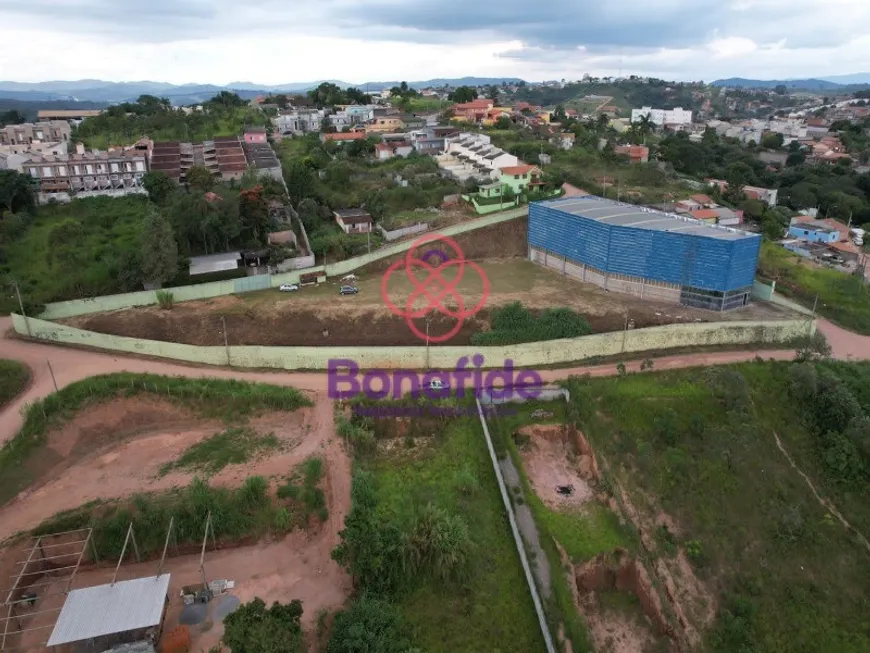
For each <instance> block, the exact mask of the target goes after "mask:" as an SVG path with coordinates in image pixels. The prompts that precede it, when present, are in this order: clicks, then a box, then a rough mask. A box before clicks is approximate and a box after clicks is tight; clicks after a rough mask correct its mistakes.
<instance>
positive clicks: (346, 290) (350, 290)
mask: <svg viewBox="0 0 870 653" xmlns="http://www.w3.org/2000/svg"><path fill="white" fill-rule="evenodd" d="M358 292H359V288H354V287H353V286H342V287H341V288H340V289H339V291H338V294H339V295H356V294H357V293H358Z"/></svg>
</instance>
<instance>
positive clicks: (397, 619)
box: [233, 596, 411, 653]
mask: <svg viewBox="0 0 870 653" xmlns="http://www.w3.org/2000/svg"><path fill="white" fill-rule="evenodd" d="M406 631H407V628H406V626H405V622H404V620H403V618H402V614H401V612H400V611H399V608H398V607H396V605H394V604H393V603H390V602H389V601H384V600H380V599H374V598H369V597H365V596H364V597H362V598H360V599H358V600H357V601H355V602H354V603H353V604H352V605H351V606H350V608H348V609H347V610H343V611H342V612H339V613H338V614H337V615H335V621H334V622H333V626H332V635H331V636H330V638H329V644H328V645H327V648H326V653H409V649H410V646H411V643H410V641H409V640H408V638H407V634H406ZM233 653H235V650H234V651H233Z"/></svg>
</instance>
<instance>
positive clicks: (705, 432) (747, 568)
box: [569, 362, 870, 653]
mask: <svg viewBox="0 0 870 653" xmlns="http://www.w3.org/2000/svg"><path fill="white" fill-rule="evenodd" d="M794 365H795V364H794V363H765V362H755V363H746V364H742V365H736V366H731V367H722V368H709V369H694V370H685V371H681V372H654V373H648V374H628V375H626V376H625V377H624V378H611V379H600V380H599V379H596V380H592V379H588V378H586V379H573V380H572V381H571V382H570V383H569V389H570V391H571V400H572V407H571V410H572V415H573V417H574V419H576V421H577V423H578V426H580V427H581V428H582V430H583V431H584V433H585V434H586V436H587V438H589V440H590V441H591V444H592V446H593V448H595V449H596V451H598V452H599V453H600V454H603V455H604V456H606V457H607V459H608V460H609V461H611V462H612V461H619V465H618V467H616V466H614V468H613V470H612V473H613V474H614V478H615V480H618V482H619V483H620V485H621V486H622V487H624V488H625V489H626V491H627V492H628V493H629V495H630V496H631V498H632V501H633V503H634V504H635V507H636V508H638V510H639V511H640V512H641V513H642V514H644V515H646V517H647V519H653V518H654V517H655V515H656V514H657V512H658V511H659V510H660V509H664V511H665V512H667V513H668V514H669V515H671V516H672V517H673V518H674V519H675V520H676V521H677V523H678V527H679V532H680V536H679V537H676V536H674V535H673V534H670V536H668V535H666V534H660V535H661V536H660V537H659V538H658V539H659V540H662V541H663V542H664V544H663V546H662V551H661V552H660V553H661V554H662V555H665V556H667V555H669V551H671V550H672V548H673V547H674V546H679V547H680V548H682V549H683V550H684V551H686V553H687V555H688V556H689V559H690V561H691V562H692V564H693V566H694V568H695V571H696V573H697V574H698V575H699V576H700V577H701V578H702V579H706V580H708V581H709V586H710V587H711V588H715V589H716V591H717V592H718V596H716V600H717V603H718V605H719V606H720V611H719V616H718V620H717V622H716V624H715V625H714V627H713V628H712V629H711V630H710V631H709V632H707V633H706V640H707V646H708V647H709V649H710V650H713V651H716V652H717V653H718V652H720V651H721V652H723V653H724V652H725V651H735V650H752V651H756V652H759V653H760V652H764V651H782V650H790V651H801V652H810V651H839V652H843V653H852V652H854V653H857V652H858V651H866V650H870V630H868V628H867V622H866V618H865V615H866V608H867V598H866V597H867V596H868V592H870V578H868V575H867V573H866V572H867V551H866V550H865V549H864V548H863V547H862V546H861V545H860V544H859V543H858V542H857V541H856V539H855V538H854V536H853V535H851V534H850V533H849V532H847V531H846V530H845V529H844V528H843V527H842V526H841V525H840V524H839V523H838V522H837V521H836V520H835V519H833V518H832V517H831V515H829V514H828V512H827V510H825V509H824V508H823V507H822V506H820V505H819V502H818V501H817V500H816V498H815V497H814V496H813V495H812V493H811V492H810V489H809V488H808V487H807V485H806V483H805V481H804V480H803V478H801V477H800V475H799V474H798V473H797V472H796V471H795V470H794V469H792V467H791V466H790V465H789V463H788V461H787V460H786V458H785V456H783V454H782V453H781V452H780V451H779V449H778V448H777V446H776V442H775V440H774V437H773V431H774V430H776V432H777V433H778V434H779V435H780V437H781V438H782V439H783V442H784V443H785V446H786V447H787V448H788V450H789V453H791V455H792V456H793V457H795V459H796V460H797V461H798V464H799V465H800V466H801V467H802V468H803V469H804V471H806V472H807V473H808V474H810V476H811V478H813V481H814V483H816V484H817V487H820V489H821V492H822V493H823V494H824V495H826V496H828V497H830V498H831V499H832V500H833V501H834V502H835V503H836V504H838V505H839V507H840V508H841V510H842V511H843V512H844V513H845V516H846V518H847V519H850V520H853V523H861V521H862V515H865V516H866V515H867V514H868V512H870V511H868V510H867V508H866V507H864V505H865V504H866V501H864V500H862V499H861V498H859V497H862V496H866V489H867V486H866V480H865V481H863V485H862V484H858V485H851V486H847V487H844V486H842V485H840V484H838V483H837V482H834V481H832V480H829V478H828V477H827V476H826V474H825V473H824V472H823V471H822V469H823V467H822V466H823V465H825V464H827V463H826V461H825V459H824V458H823V457H822V456H820V452H819V450H818V447H817V446H814V445H813V444H812V437H811V436H810V434H809V433H808V432H807V430H806V427H805V425H804V424H803V422H802V419H801V413H802V408H801V406H800V404H799V403H798V402H795V400H794V398H793V397H792V396H791V395H790V394H789V389H788V388H789V380H790V378H791V377H790V374H791V373H790V370H791V369H792V367H793V366H794ZM831 365H832V366H833V367H834V368H836V370H837V373H838V375H839V376H841V377H843V378H848V379H850V380H849V382H848V383H849V384H850V385H853V386H854V387H855V388H856V392H860V394H859V396H860V397H862V399H860V400H859V403H860V404H861V405H862V408H863V410H864V411H867V409H868V407H870V403H868V390H867V389H866V388H867V385H866V382H867V381H868V379H870V366H868V365H866V364H831ZM823 367H824V366H823ZM837 405H839V402H838V404H837ZM865 414H866V413H865ZM850 496H851V497H853V498H852V501H851V502H850V501H849V497H850ZM840 502H842V503H840ZM853 510H854V512H852V511H853ZM690 609H691V606H690Z"/></svg>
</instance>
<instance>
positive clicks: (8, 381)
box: [0, 358, 30, 408]
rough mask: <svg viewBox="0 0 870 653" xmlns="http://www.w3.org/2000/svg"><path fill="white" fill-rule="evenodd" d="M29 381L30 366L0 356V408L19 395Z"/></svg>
mask: <svg viewBox="0 0 870 653" xmlns="http://www.w3.org/2000/svg"><path fill="white" fill-rule="evenodd" d="M28 383H30V368H29V367H27V365H24V364H23V363H19V362H18V361H12V360H7V359H5V358H0V408H2V407H3V406H5V405H6V404H8V403H9V402H10V401H12V400H13V399H15V397H17V396H18V395H20V394H21V393H22V392H23V391H24V388H26V387H27V384H28Z"/></svg>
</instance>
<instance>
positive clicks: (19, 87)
mask: <svg viewBox="0 0 870 653" xmlns="http://www.w3.org/2000/svg"><path fill="white" fill-rule="evenodd" d="M324 81H327V82H331V83H333V84H335V85H337V86H340V87H341V88H348V87H349V86H355V87H356V88H359V89H361V90H368V91H369V92H375V91H381V90H383V89H387V88H392V87H393V86H398V85H399V84H400V83H401V82H364V83H362V84H350V83H348V82H343V81H341V80H321V81H316V82H291V83H287V84H276V85H265V84H253V83H251V82H233V83H231V84H227V85H226V86H216V85H213V84H180V85H177V84H167V83H165V82H150V81H143V82H105V81H102V80H99V79H82V80H78V81H54V82H35V83H30V82H2V81H0V98H5V99H9V100H19V101H23V102H42V101H53V100H60V101H78V102H130V101H133V100H135V99H136V98H137V97H139V96H140V95H157V96H159V97H165V98H168V99H169V100H170V101H171V102H172V103H173V104H176V105H183V104H195V103H197V102H204V101H205V100H208V99H209V98H211V97H213V96H214V95H215V94H217V93H220V92H221V91H233V92H235V93H238V94H239V95H240V96H241V97H243V98H246V99H250V98H252V97H254V96H256V95H263V94H266V93H304V92H306V91H309V90H311V89H313V88H316V87H317V86H319V85H320V84H322V83H323V82H324ZM519 81H521V80H519V79H517V78H502V77H497V78H496V77H462V78H459V79H429V80H425V81H417V82H408V84H409V85H410V86H412V87H414V88H435V87H440V86H445V85H447V86H462V85H468V86H484V85H489V84H501V83H503V82H505V83H508V84H511V83H518V82H519Z"/></svg>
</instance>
